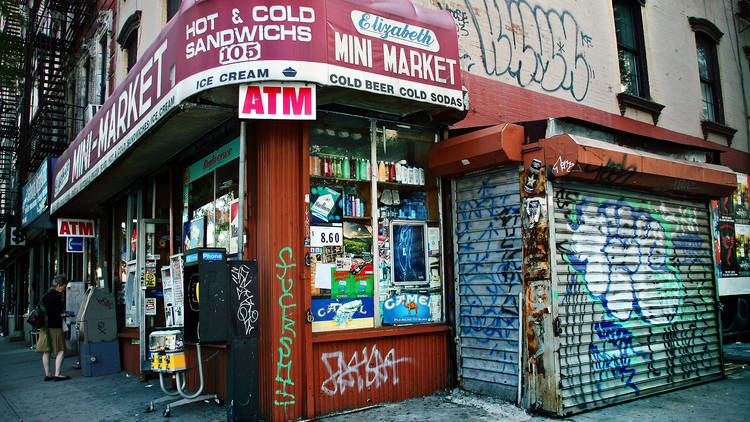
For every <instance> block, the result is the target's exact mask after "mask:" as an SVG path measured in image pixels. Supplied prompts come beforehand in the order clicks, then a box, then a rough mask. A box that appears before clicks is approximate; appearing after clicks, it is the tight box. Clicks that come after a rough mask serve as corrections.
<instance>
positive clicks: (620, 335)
mask: <svg viewBox="0 0 750 422" xmlns="http://www.w3.org/2000/svg"><path fill="white" fill-rule="evenodd" d="M594 331H596V335H597V337H599V340H602V341H603V343H602V348H601V350H600V349H599V347H597V346H596V345H595V344H591V345H589V353H590V354H591V359H592V361H593V363H594V368H596V369H597V370H598V371H599V382H602V381H606V380H608V379H619V380H620V381H621V382H622V383H623V384H625V385H626V386H628V387H630V388H631V389H633V391H634V392H635V395H636V396H637V395H638V394H639V393H640V390H639V389H638V387H637V386H636V385H635V383H634V382H633V376H634V375H635V369H633V368H631V366H630V365H631V362H632V359H633V358H634V357H646V356H647V354H646V353H644V352H639V351H636V350H635V349H633V334H632V333H631V332H630V330H627V329H625V328H624V327H623V326H622V325H620V324H617V323H614V322H610V321H605V320H602V322H597V323H596V324H594ZM596 387H597V389H599V390H601V384H597V386H596Z"/></svg>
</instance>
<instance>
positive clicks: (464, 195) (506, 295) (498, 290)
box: [456, 177, 522, 373]
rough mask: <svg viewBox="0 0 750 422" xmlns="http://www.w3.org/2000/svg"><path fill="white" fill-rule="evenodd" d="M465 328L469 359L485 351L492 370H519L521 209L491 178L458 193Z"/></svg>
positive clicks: (515, 198)
mask: <svg viewBox="0 0 750 422" xmlns="http://www.w3.org/2000/svg"><path fill="white" fill-rule="evenodd" d="M457 195H458V196H457V201H456V202H457V203H456V209H457V213H456V216H457V224H456V238H457V241H458V242H457V243H458V248H457V249H458V251H457V252H458V257H457V261H458V262H457V264H458V267H459V269H458V273H459V282H458V288H459V293H460V297H461V300H460V312H459V316H458V318H459V326H460V327H461V328H460V329H461V336H462V338H463V339H462V345H463V346H464V347H466V348H467V352H466V354H465V355H464V358H467V359H472V358H477V356H478V355H481V358H482V359H489V358H491V359H489V360H491V361H492V363H491V365H492V370H493V371H499V372H503V373H515V372H516V371H517V370H518V364H517V362H518V355H517V353H516V354H513V353H508V350H516V349H517V347H518V329H519V311H518V293H519V292H520V290H521V281H522V280H521V265H522V263H521V259H522V256H521V250H522V247H521V240H520V207H519V202H520V198H519V194H518V192H515V193H512V192H509V191H508V190H507V189H506V188H504V187H503V186H502V185H498V184H497V183H495V182H494V181H493V179H492V178H490V177H487V178H485V179H484V180H482V182H481V183H480V184H479V186H476V187H474V188H473V189H470V190H467V191H461V192H460V193H458V194H457Z"/></svg>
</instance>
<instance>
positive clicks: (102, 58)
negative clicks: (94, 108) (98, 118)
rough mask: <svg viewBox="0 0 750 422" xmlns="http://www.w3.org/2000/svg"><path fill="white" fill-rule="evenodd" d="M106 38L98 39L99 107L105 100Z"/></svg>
mask: <svg viewBox="0 0 750 422" xmlns="http://www.w3.org/2000/svg"><path fill="white" fill-rule="evenodd" d="M107 58H108V54H107V36H106V35H103V36H102V37H101V38H100V39H99V105H101V104H104V100H105V99H106V98H107Z"/></svg>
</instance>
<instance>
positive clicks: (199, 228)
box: [183, 217, 206, 250]
mask: <svg viewBox="0 0 750 422" xmlns="http://www.w3.org/2000/svg"><path fill="white" fill-rule="evenodd" d="M205 235H206V224H205V217H200V218H196V219H194V220H191V221H189V222H187V223H185V241H184V242H183V250H188V249H194V248H202V247H204V246H205V241H204V237H205Z"/></svg>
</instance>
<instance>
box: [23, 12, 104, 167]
mask: <svg viewBox="0 0 750 422" xmlns="http://www.w3.org/2000/svg"><path fill="white" fill-rule="evenodd" d="M95 5H96V1H92V0H48V1H43V2H42V5H41V7H40V8H39V12H38V13H37V20H36V25H34V28H35V29H36V31H35V34H34V36H33V37H32V38H33V39H32V40H31V42H32V45H33V48H34V50H35V52H36V54H35V56H34V57H35V59H36V60H35V62H36V63H35V66H34V70H33V71H34V72H36V73H35V75H34V81H35V86H34V91H35V94H36V98H37V102H36V104H34V108H33V109H32V115H31V125H30V126H31V130H30V136H29V147H30V148H29V169H30V171H31V172H33V171H35V169H37V168H39V165H40V164H41V163H42V162H43V161H44V160H45V159H46V158H47V157H50V156H53V157H55V156H58V155H60V154H61V153H62V152H63V151H65V148H67V146H68V144H69V143H70V141H71V140H72V139H73V137H75V135H76V134H77V132H76V130H75V129H76V128H79V127H80V126H81V125H80V122H81V121H82V120H83V110H79V109H78V108H77V107H76V105H75V103H74V100H73V99H72V98H69V96H68V95H66V90H67V79H68V76H69V74H70V71H69V65H70V63H69V62H67V60H69V59H71V58H73V57H74V54H73V48H74V46H75V42H76V40H77V38H78V37H79V36H80V34H81V32H82V30H83V27H84V21H85V20H86V18H87V17H88V16H89V14H90V13H91V12H92V10H93V9H94V6H95Z"/></svg>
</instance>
